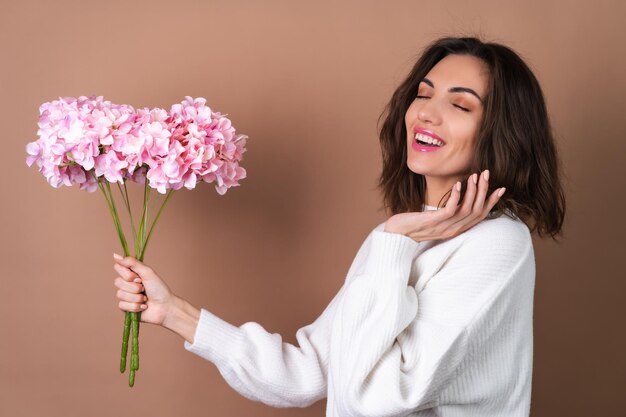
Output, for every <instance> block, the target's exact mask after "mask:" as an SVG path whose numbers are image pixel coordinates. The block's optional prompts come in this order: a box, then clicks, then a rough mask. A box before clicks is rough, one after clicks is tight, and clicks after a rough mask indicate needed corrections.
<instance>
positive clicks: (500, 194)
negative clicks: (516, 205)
mask: <svg viewBox="0 0 626 417" xmlns="http://www.w3.org/2000/svg"><path fill="white" fill-rule="evenodd" d="M505 191H506V187H502V188H500V191H498V197H502V194H504V192H505Z"/></svg>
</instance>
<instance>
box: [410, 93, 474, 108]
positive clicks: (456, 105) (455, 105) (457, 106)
mask: <svg viewBox="0 0 626 417" xmlns="http://www.w3.org/2000/svg"><path fill="white" fill-rule="evenodd" d="M415 98H430V97H428V96H417V97H415ZM453 106H454V107H456V108H458V109H460V110H463V111H465V112H469V109H466V108H465V107H461V106H459V105H458V104H453Z"/></svg>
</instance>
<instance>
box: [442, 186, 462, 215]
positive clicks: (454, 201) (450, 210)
mask: <svg viewBox="0 0 626 417" xmlns="http://www.w3.org/2000/svg"><path fill="white" fill-rule="evenodd" d="M460 188H461V181H457V182H456V183H455V184H454V186H453V187H452V192H451V193H450V198H449V199H448V201H447V202H446V205H445V207H444V208H443V209H442V210H438V211H441V212H443V214H445V215H446V217H452V216H453V215H454V213H455V212H456V209H457V205H458V204H459V200H460V199H461V190H460Z"/></svg>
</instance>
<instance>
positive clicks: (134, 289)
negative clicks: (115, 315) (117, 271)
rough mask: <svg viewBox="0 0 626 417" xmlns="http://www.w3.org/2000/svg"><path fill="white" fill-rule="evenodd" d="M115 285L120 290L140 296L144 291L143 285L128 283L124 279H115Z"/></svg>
mask: <svg viewBox="0 0 626 417" xmlns="http://www.w3.org/2000/svg"><path fill="white" fill-rule="evenodd" d="M113 284H114V285H115V286H116V287H117V288H119V289H120V290H124V291H126V292H130V293H135V294H139V293H141V292H143V291H144V287H143V285H141V284H135V283H132V282H126V281H124V279H123V278H122V277H117V278H115V281H114V282H113Z"/></svg>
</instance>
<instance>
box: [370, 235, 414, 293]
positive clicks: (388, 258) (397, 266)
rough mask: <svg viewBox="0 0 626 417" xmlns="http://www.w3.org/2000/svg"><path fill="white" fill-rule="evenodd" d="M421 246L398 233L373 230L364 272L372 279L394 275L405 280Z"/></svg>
mask: <svg viewBox="0 0 626 417" xmlns="http://www.w3.org/2000/svg"><path fill="white" fill-rule="evenodd" d="M420 247H421V244H420V243H419V242H416V241H415V240H413V239H411V238H410V237H408V236H406V235H403V234H400V233H390V232H385V231H378V230H374V231H373V232H372V246H371V248H370V252H369V254H368V256H367V260H366V262H365V272H366V274H367V275H370V276H372V277H378V276H381V275H385V276H386V275H395V276H401V277H404V278H406V279H407V281H408V275H409V272H410V269H411V263H412V261H413V259H414V258H415V255H417V253H418V251H419V250H420Z"/></svg>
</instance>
